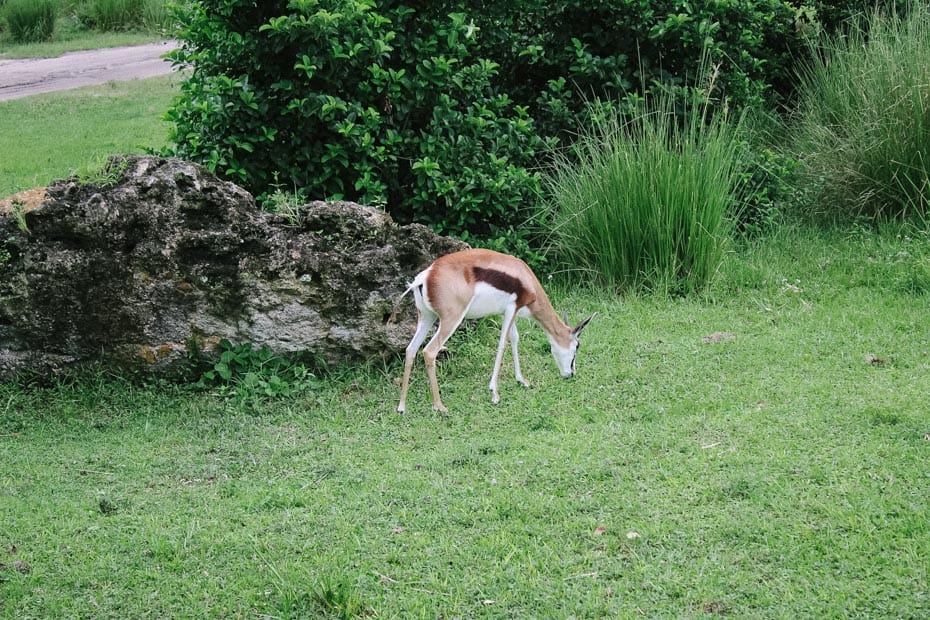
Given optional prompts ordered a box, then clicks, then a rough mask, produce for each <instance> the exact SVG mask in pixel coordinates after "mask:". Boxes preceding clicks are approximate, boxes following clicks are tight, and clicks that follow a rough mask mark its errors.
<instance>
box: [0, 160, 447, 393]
mask: <svg viewBox="0 0 930 620" xmlns="http://www.w3.org/2000/svg"><path fill="white" fill-rule="evenodd" d="M109 170H110V172H109V173H108V175H107V176H108V178H106V179H103V180H102V182H96V183H83V182H80V181H78V180H76V179H69V180H64V181H58V182H56V183H53V184H52V185H50V186H49V187H48V188H47V189H46V190H45V193H44V196H43V197H41V199H40V200H34V199H33V202H37V203H38V204H36V205H29V204H22V203H20V202H17V201H7V203H6V205H5V206H4V205H3V204H0V380H8V379H10V378H11V377H13V376H14V375H16V374H17V373H19V372H22V371H29V372H33V373H39V374H40V375H49V374H52V373H55V372H58V371H60V370H63V369H67V368H70V367H73V366H75V365H78V364H82V363H86V362H89V361H94V362H103V363H105V364H115V365H118V366H120V367H124V368H127V367H128V368H131V369H134V370H142V371H143V372H145V373H148V374H152V375H161V376H171V375H172V374H175V373H177V372H178V371H179V370H180V369H182V368H183V367H184V366H185V365H186V363H187V360H188V357H189V355H190V354H191V353H192V352H204V353H207V354H209V353H210V352H211V351H215V350H216V349H217V347H218V345H219V342H220V341H221V340H222V339H228V340H229V341H230V342H232V343H234V344H238V343H246V342H247V343H251V344H252V345H253V346H255V347H262V346H267V347H269V348H270V349H271V350H272V351H273V352H274V353H276V354H279V355H309V356H312V357H313V358H315V359H316V360H317V361H319V362H322V363H328V364H338V363H346V362H353V361H358V360H363V359H370V358H384V357H387V356H392V355H394V354H396V353H397V352H398V351H400V350H402V349H403V348H404V347H405V346H406V344H407V341H408V340H409V338H410V336H411V335H412V332H413V329H414V325H415V312H414V310H413V308H412V305H413V304H412V302H411V301H410V300H409V298H408V299H406V300H405V301H404V303H403V304H402V305H401V306H400V308H401V309H402V311H401V312H400V313H399V314H398V316H397V318H396V321H389V320H388V319H389V317H390V315H391V314H392V310H393V309H394V307H395V304H396V302H397V300H398V298H399V297H400V295H401V294H402V293H403V291H404V289H405V287H406V284H407V283H408V282H409V281H410V280H411V279H412V277H413V275H414V274H415V273H416V272H417V271H418V270H420V269H422V268H423V267H425V266H426V265H428V264H429V263H430V262H432V261H433V260H434V259H435V258H436V257H438V256H441V255H442V254H446V253H449V252H453V251H456V250H459V249H462V248H464V247H466V246H465V244H464V243H462V242H460V241H456V240H453V239H449V238H445V237H440V236H437V235H436V234H435V233H433V232H432V231H431V230H430V229H428V228H426V227H425V226H421V225H418V224H412V225H409V226H400V225H398V224H396V223H395V222H394V221H393V220H392V219H391V218H390V217H389V216H388V215H387V214H385V213H384V212H382V211H379V210H376V209H373V208H369V207H364V206H360V205H357V204H353V203H348V202H331V203H325V202H314V203H310V204H308V205H305V206H303V207H300V208H299V209H297V210H296V211H295V212H294V213H293V214H291V216H290V217H284V216H281V215H274V214H270V213H266V212H264V211H261V210H259V209H258V208H257V207H256V205H255V201H254V200H253V198H252V196H251V195H250V194H249V193H248V192H246V191H245V190H243V189H242V188H240V187H237V186H236V185H234V184H232V183H229V182H226V181H222V180H220V179H218V178H217V177H216V176H214V175H213V174H211V173H209V172H208V171H207V170H205V169H204V168H202V167H200V166H198V165H196V164H193V163H189V162H185V161H181V160H177V159H164V158H158V157H126V158H114V159H113V160H111V162H110V164H109ZM30 207H35V208H31V209H30Z"/></svg>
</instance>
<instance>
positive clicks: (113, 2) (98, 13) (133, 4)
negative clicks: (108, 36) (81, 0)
mask: <svg viewBox="0 0 930 620" xmlns="http://www.w3.org/2000/svg"><path fill="white" fill-rule="evenodd" d="M147 4H148V2H139V0H90V3H89V4H88V5H87V8H86V10H87V12H88V14H89V15H88V18H89V19H88V21H89V22H90V23H91V24H92V25H93V26H94V27H95V28H97V29H98V30H106V31H120V30H131V29H133V28H139V27H141V26H142V17H143V6H145V5H147Z"/></svg>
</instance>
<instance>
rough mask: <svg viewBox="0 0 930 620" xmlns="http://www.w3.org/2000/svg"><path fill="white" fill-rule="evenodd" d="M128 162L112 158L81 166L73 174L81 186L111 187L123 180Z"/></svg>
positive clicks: (118, 157)
mask: <svg viewBox="0 0 930 620" xmlns="http://www.w3.org/2000/svg"><path fill="white" fill-rule="evenodd" d="M128 166H129V161H128V160H127V159H126V158H125V157H121V156H118V155H117V156H113V157H109V158H107V160H106V161H103V162H101V161H100V160H97V161H96V162H94V163H91V164H86V165H84V166H81V167H80V168H78V169H77V170H75V172H74V176H75V177H76V178H77V180H78V182H79V183H80V184H81V185H96V186H97V187H113V186H114V185H116V184H117V183H119V182H120V180H121V179H122V178H123V174H124V173H125V172H126V168H127V167H128Z"/></svg>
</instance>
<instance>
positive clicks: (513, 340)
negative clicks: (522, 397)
mask: <svg viewBox="0 0 930 620" xmlns="http://www.w3.org/2000/svg"><path fill="white" fill-rule="evenodd" d="M519 342H520V334H518V333H517V321H516V319H514V321H513V323H511V325H510V349H511V350H512V351H513V374H514V376H515V377H516V378H517V382H518V383H519V384H520V385H522V386H523V387H530V383H529V381H527V380H526V379H524V378H523V373H522V372H520V352H519V351H518V350H517V343H519Z"/></svg>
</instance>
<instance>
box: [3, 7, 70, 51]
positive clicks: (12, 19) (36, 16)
mask: <svg viewBox="0 0 930 620" xmlns="http://www.w3.org/2000/svg"><path fill="white" fill-rule="evenodd" d="M3 13H4V15H5V16H6V23H7V27H8V28H9V31H10V36H12V37H13V40H14V41H16V42H17V43H31V42H35V41H46V40H48V39H50V38H52V33H54V32H55V19H56V17H57V14H56V10H55V3H54V2H53V1H52V0H9V1H8V2H7V3H6V5H5V6H4V7H3Z"/></svg>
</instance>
